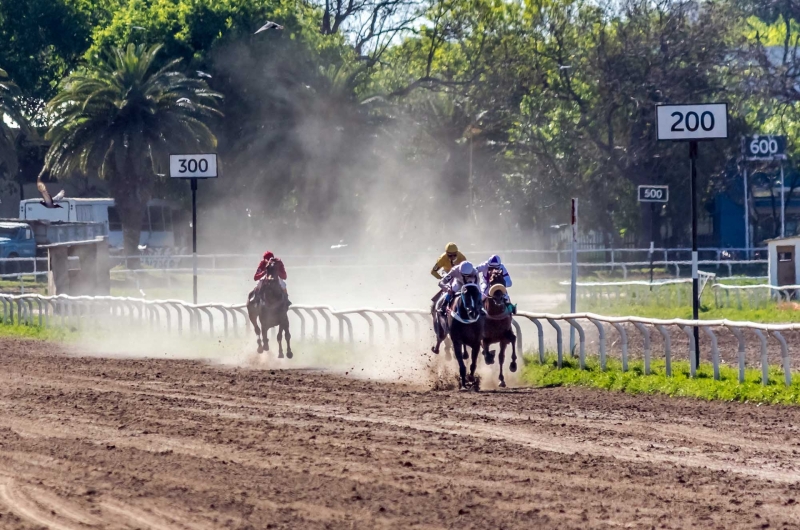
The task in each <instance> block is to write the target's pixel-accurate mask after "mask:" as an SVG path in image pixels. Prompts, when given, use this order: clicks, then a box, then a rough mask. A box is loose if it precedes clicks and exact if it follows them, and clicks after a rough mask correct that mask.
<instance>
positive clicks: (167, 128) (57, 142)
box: [43, 44, 222, 256]
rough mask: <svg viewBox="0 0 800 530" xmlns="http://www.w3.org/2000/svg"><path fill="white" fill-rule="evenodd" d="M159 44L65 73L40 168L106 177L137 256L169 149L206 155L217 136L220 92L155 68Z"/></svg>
mask: <svg viewBox="0 0 800 530" xmlns="http://www.w3.org/2000/svg"><path fill="white" fill-rule="evenodd" d="M160 49H161V46H153V47H149V48H148V47H146V46H144V45H138V46H137V45H134V44H129V45H128V46H127V47H126V48H117V47H111V48H109V49H108V50H107V51H106V52H105V53H104V54H103V55H102V56H101V57H99V58H98V60H97V61H96V62H94V63H90V64H87V65H84V66H83V67H82V68H81V69H80V70H79V71H78V72H76V73H74V74H71V75H70V76H68V77H67V78H66V79H65V80H64V81H63V84H62V87H61V90H60V92H59V93H58V95H56V97H54V98H53V100H52V101H50V102H49V103H48V105H47V109H48V111H49V112H50V113H51V115H52V117H53V118H54V125H53V127H52V128H51V130H50V132H48V134H47V139H48V140H51V142H52V143H51V146H50V149H49V150H48V152H47V156H46V157H45V167H44V169H43V171H46V170H49V171H50V174H51V175H53V176H54V177H56V178H62V177H69V176H70V175H72V174H74V173H76V172H81V173H83V174H89V173H90V172H97V174H98V175H99V176H100V178H103V179H107V180H108V183H109V189H110V191H111V196H112V198H113V199H114V202H115V204H116V207H117V211H118V212H119V216H120V220H121V221H122V232H123V239H124V242H125V252H126V254H127V255H129V256H131V255H135V254H136V250H137V247H138V245H139V234H140V232H141V227H142V221H143V219H144V213H145V207H146V204H147V201H148V200H150V198H151V196H152V192H153V187H154V185H155V182H156V178H158V177H159V176H162V175H159V170H158V168H160V167H164V166H165V164H166V162H167V160H168V157H169V153H170V151H172V152H179V151H181V150H183V151H184V152H190V153H195V152H201V151H202V150H204V149H209V148H214V147H216V144H217V139H216V137H215V136H214V134H213V133H212V132H211V129H209V126H208V123H209V121H210V120H212V119H213V118H215V117H218V116H221V115H222V114H221V113H220V112H219V111H218V110H217V108H216V105H217V102H218V100H219V99H220V98H221V97H222V96H221V94H218V93H217V92H213V91H211V90H210V89H209V88H208V85H207V84H206V83H205V81H203V80H201V79H192V78H189V77H187V76H185V75H184V74H182V73H180V72H179V71H176V70H175V67H176V65H177V64H178V63H179V62H180V59H178V60H172V61H168V62H167V63H166V64H165V65H163V66H161V67H159V66H158V65H157V61H156V56H157V55H158V52H159V50H160Z"/></svg>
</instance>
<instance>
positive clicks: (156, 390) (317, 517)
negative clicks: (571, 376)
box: [0, 340, 800, 530]
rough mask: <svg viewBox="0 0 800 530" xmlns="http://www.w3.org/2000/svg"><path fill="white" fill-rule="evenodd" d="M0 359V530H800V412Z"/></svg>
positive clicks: (239, 371)
mask: <svg viewBox="0 0 800 530" xmlns="http://www.w3.org/2000/svg"><path fill="white" fill-rule="evenodd" d="M54 348H57V347H56V346H53V345H48V344H44V343H38V342H21V341H15V340H2V341H0V400H2V406H3V410H4V413H3V414H2V415H1V416H0V527H1V528H41V527H49V528H56V529H81V528H153V529H158V530H160V529H166V528H200V529H213V528H303V529H305V528H366V529H371V528H493V529H494V528H509V529H510V528H581V529H586V528H612V527H613V528H619V527H626V528H627V527H630V528H784V527H785V528H797V527H798V526H800V507H799V506H798V505H800V484H799V482H800V460H799V459H798V451H800V438H798V427H797V426H798V424H800V421H799V420H800V408H782V407H766V406H762V407H756V406H749V405H741V404H725V403H703V402H698V401H691V400H680V399H666V398H661V397H631V396H626V395H620V394H613V393H603V392H595V391H589V390H575V389H573V390H570V389H546V390H544V389H516V390H510V391H507V392H502V393H500V392H482V393H480V394H476V393H459V392H455V391H432V390H428V389H425V388H422V387H416V386H404V385H400V384H397V383H385V382H370V381H364V380H355V379H349V378H346V377H341V376H336V375H331V374H327V373H321V372H314V371H308V370H306V371H299V370H269V369H246V368H231V367H223V366H218V365H212V364H208V363H204V362H199V361H188V360H159V359H156V360H152V359H107V358H95V357H76V356H74V355H73V356H70V355H66V354H64V353H62V352H58V351H53V349H54Z"/></svg>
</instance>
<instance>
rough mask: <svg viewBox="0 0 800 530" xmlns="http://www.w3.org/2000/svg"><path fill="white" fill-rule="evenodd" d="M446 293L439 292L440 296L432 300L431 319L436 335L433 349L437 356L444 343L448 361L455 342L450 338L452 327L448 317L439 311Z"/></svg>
mask: <svg viewBox="0 0 800 530" xmlns="http://www.w3.org/2000/svg"><path fill="white" fill-rule="evenodd" d="M443 297H444V293H443V292H441V291H440V292H439V295H438V296H435V297H433V298H432V299H431V302H432V304H431V318H432V319H433V333H434V334H435V335H436V344H435V345H434V346H433V347H432V348H431V351H432V352H433V353H435V354H438V353H439V348H440V347H441V345H442V343H443V342H444V351H445V353H446V354H447V360H448V361H449V360H450V357H451V352H452V351H453V341H451V340H450V337H449V336H448V333H449V329H450V326H449V324H448V323H447V320H448V317H447V316H446V315H444V314H442V313H441V312H440V311H439V310H438V307H437V306H438V300H439V298H443Z"/></svg>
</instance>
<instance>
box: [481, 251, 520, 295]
mask: <svg viewBox="0 0 800 530" xmlns="http://www.w3.org/2000/svg"><path fill="white" fill-rule="evenodd" d="M492 269H500V270H501V271H503V281H505V285H506V288H509V287H511V276H510V275H509V274H508V270H507V269H506V266H505V265H503V263H502V261H500V256H498V255H497V254H495V255H494V256H492V257H491V258H489V259H488V260H486V261H484V262H483V263H481V264H480V265H478V266H477V267H475V270H477V271H478V273H479V274H480V282H481V291H483V294H484V295H488V294H489V287H490V285H489V274H490V273H491V271H492Z"/></svg>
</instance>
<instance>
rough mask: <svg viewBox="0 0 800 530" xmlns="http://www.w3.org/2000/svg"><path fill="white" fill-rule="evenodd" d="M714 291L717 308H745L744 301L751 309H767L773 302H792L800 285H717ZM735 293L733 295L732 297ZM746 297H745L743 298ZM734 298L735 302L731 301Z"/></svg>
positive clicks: (799, 289)
mask: <svg viewBox="0 0 800 530" xmlns="http://www.w3.org/2000/svg"><path fill="white" fill-rule="evenodd" d="M713 289H714V302H715V305H716V306H717V307H734V306H735V307H737V308H738V309H742V308H743V307H744V303H743V300H744V299H746V300H747V305H748V306H749V307H751V308H757V307H765V306H767V305H768V304H769V303H770V302H772V301H777V302H778V303H781V302H787V303H788V302H790V301H791V300H792V299H793V298H797V295H798V293H800V285H781V286H780V287H776V286H774V285H769V284H758V285H724V284H716V285H714V286H713ZM731 293H733V295H731ZM743 295H744V296H743ZM731 296H733V300H731Z"/></svg>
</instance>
